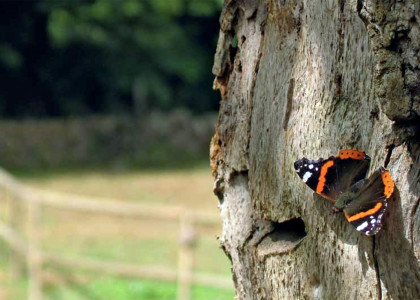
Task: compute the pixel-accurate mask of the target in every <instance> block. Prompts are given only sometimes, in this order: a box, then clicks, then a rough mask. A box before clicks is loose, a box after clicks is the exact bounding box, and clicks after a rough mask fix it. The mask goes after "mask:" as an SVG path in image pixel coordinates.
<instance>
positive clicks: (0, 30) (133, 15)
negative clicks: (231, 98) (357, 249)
mask: <svg viewBox="0 0 420 300" xmlns="http://www.w3.org/2000/svg"><path fill="white" fill-rule="evenodd" d="M221 4H222V0H171V1H167V0H126V1H117V0H95V1H88V0H77V1H75V0H62V1H54V0H44V1H13V2H12V1H5V2H1V4H0V7H1V8H2V9H1V10H0V16H1V17H0V72H1V74H2V75H1V80H0V86H1V88H0V114H1V115H3V116H5V117H22V116H35V117H42V116H65V115H74V114H78V115H80V114H90V113H115V112H133V111H134V112H137V113H144V112H147V111H148V110H150V109H161V110H170V109H172V108H174V107H184V108H188V109H190V110H192V111H194V112H196V113H200V112H204V111H208V110H215V109H216V108H217V106H218V102H217V96H216V95H215V94H214V93H213V92H212V90H211V84H212V79H213V77H212V75H211V73H210V72H209V70H210V69H211V65H212V60H213V49H214V44H215V42H216V36H217V33H218V22H217V18H218V15H219V11H220V9H221Z"/></svg>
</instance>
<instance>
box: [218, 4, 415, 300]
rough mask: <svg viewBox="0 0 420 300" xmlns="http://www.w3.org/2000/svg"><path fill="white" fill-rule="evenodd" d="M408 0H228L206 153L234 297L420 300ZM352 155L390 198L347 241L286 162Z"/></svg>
mask: <svg viewBox="0 0 420 300" xmlns="http://www.w3.org/2000/svg"><path fill="white" fill-rule="evenodd" d="M419 6H420V4H419V1H418V0H405V1H397V0H386V1H385V0H357V1H356V0H349V1H345V0H339V1H333V0H266V1H263V0H259V1H258V0H226V2H225V5H224V9H223V11H222V16H221V19H220V23H221V30H220V36H219V41H218V45H217V50H216V55H215V63H214V67H213V72H214V74H215V75H216V80H215V88H217V89H219V90H220V93H221V98H222V99H221V104H220V113H219V120H218V124H217V126H216V134H215V136H214V138H213V140H212V145H211V164H212V170H213V174H214V176H215V188H214V190H215V193H216V195H217V196H218V197H219V202H220V210H221V215H222V219H223V232H222V234H221V236H220V243H221V246H222V248H223V249H224V251H225V252H226V254H227V255H228V256H229V257H230V259H231V261H232V273H233V279H234V282H235V287H236V295H237V298H238V299H420V271H419V258H420V208H419V202H420V182H419V181H420V162H419V161H420V145H419V124H420V117H419V115H420V54H419V49H420V27H419ZM345 148H356V149H360V150H362V151H365V152H366V153H367V154H368V155H370V156H371V157H372V162H371V170H375V169H378V168H379V167H380V166H385V167H387V168H388V169H389V170H390V172H391V174H392V176H393V178H394V180H395V183H396V187H397V190H396V192H395V193H394V195H393V197H392V198H391V199H390V201H389V205H388V210H387V216H385V217H386V219H385V221H384V228H383V230H382V231H381V232H380V233H379V234H378V235H377V236H375V237H367V236H364V235H362V234H360V233H359V232H357V231H356V230H355V229H354V228H353V226H352V225H351V224H349V223H348V222H347V221H346V220H345V218H344V216H343V215H342V214H337V215H331V214H330V208H331V203H328V202H327V201H325V200H323V199H322V198H320V197H318V196H316V195H314V194H312V193H311V192H310V189H308V188H307V187H306V186H305V185H304V184H303V183H302V182H301V181H300V179H299V178H298V176H296V174H295V171H294V169H293V162H294V161H295V160H296V159H298V158H301V157H303V156H306V157H308V158H312V159H318V158H319V157H324V158H327V157H328V156H330V155H336V154H338V152H339V150H340V149H345Z"/></svg>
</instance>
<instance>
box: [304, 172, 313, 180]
mask: <svg viewBox="0 0 420 300" xmlns="http://www.w3.org/2000/svg"><path fill="white" fill-rule="evenodd" d="M311 176H312V173H311V172H306V173H305V175H303V178H302V180H303V182H307V181H308V179H309V178H311Z"/></svg>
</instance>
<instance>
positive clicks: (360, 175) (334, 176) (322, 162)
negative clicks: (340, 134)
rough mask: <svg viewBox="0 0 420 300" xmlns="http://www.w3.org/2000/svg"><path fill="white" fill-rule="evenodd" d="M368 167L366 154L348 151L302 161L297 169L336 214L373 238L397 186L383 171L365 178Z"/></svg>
mask: <svg viewBox="0 0 420 300" xmlns="http://www.w3.org/2000/svg"><path fill="white" fill-rule="evenodd" d="M369 165H370V157H369V156H367V155H366V154H365V153H364V152H362V151H358V150H354V149H345V150H342V151H340V153H339V154H338V155H337V156H331V157H329V158H328V159H322V158H320V159H319V160H308V159H306V158H302V159H300V160H297V161H296V162H295V164H294V167H295V170H296V172H297V174H298V175H299V177H300V178H301V179H302V180H303V182H305V183H306V184H307V185H308V187H310V188H311V189H312V190H314V191H315V192H316V193H318V194H319V195H321V196H322V197H324V198H325V199H327V200H330V201H331V202H333V203H334V206H333V211H335V212H340V211H343V212H344V215H345V217H346V219H347V221H349V222H350V223H351V224H353V225H354V226H355V227H356V229H357V230H358V231H360V232H362V233H364V234H366V235H374V234H376V233H378V232H379V231H380V229H381V228H382V216H383V214H384V212H385V210H386V207H387V199H388V198H389V197H390V196H391V195H392V193H393V191H394V182H393V181H392V179H391V176H390V174H389V172H388V171H387V170H385V169H384V168H382V167H381V168H379V169H378V170H377V171H375V172H374V173H373V174H372V175H371V176H370V177H369V178H365V177H366V174H367V172H368V169H369Z"/></svg>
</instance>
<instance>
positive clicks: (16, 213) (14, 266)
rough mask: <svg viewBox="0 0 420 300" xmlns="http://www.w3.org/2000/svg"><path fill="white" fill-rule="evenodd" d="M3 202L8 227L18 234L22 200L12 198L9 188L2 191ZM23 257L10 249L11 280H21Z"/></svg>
mask: <svg viewBox="0 0 420 300" xmlns="http://www.w3.org/2000/svg"><path fill="white" fill-rule="evenodd" d="M4 193H5V200H6V202H7V206H8V217H9V220H8V225H9V226H10V227H11V228H12V229H14V230H15V231H16V232H20V231H21V230H22V229H23V224H22V215H23V202H22V199H18V198H17V197H16V196H15V197H12V195H13V192H12V191H10V190H9V188H7V187H6V188H5V189H4ZM25 259H26V258H25V257H21V256H20V255H19V254H17V253H16V252H15V249H13V248H12V247H11V248H10V256H9V262H10V277H11V279H12V280H18V279H19V278H22V275H23V273H24V272H23V270H24V263H23V262H24V260H25Z"/></svg>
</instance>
